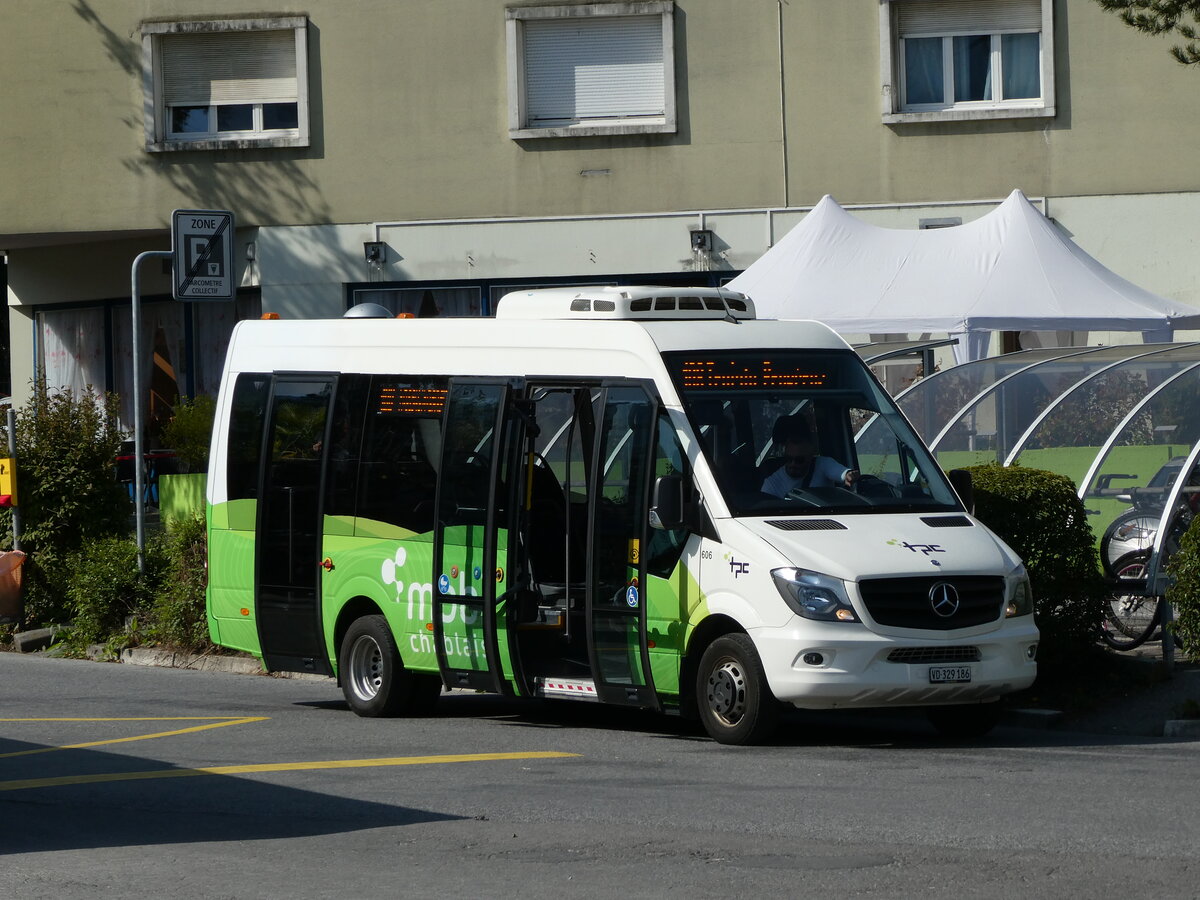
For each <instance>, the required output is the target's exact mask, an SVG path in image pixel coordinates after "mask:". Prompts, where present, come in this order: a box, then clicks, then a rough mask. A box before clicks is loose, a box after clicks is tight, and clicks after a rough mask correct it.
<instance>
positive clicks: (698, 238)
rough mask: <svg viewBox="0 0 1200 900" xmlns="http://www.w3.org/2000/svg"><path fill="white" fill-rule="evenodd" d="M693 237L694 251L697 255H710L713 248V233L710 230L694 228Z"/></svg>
mask: <svg viewBox="0 0 1200 900" xmlns="http://www.w3.org/2000/svg"><path fill="white" fill-rule="evenodd" d="M690 233H691V235H692V250H693V251H695V252H697V253H708V252H710V251H711V250H712V248H713V233H712V231H711V230H710V229H708V228H694V229H692V231H691V232H690Z"/></svg>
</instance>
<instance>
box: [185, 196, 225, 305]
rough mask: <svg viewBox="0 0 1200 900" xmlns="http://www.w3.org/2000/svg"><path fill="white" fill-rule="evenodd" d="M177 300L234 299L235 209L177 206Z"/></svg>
mask: <svg viewBox="0 0 1200 900" xmlns="http://www.w3.org/2000/svg"><path fill="white" fill-rule="evenodd" d="M171 250H172V252H173V253H174V254H175V259H174V270H175V271H174V275H173V277H172V278H171V293H172V294H173V295H174V297H175V299H176V300H232V299H233V295H234V292H235V290H236V289H235V287H234V284H233V213H231V212H227V211H225V210H217V209H177V210H175V212H173V213H172V214H171Z"/></svg>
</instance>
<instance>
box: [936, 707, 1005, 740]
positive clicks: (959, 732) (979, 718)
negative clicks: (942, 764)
mask: <svg viewBox="0 0 1200 900" xmlns="http://www.w3.org/2000/svg"><path fill="white" fill-rule="evenodd" d="M926 715H927V716H928V717H929V724H930V725H932V726H933V727H934V728H935V729H936V730H937V733H938V734H940V735H942V736H943V737H948V738H955V739H959V740H961V739H966V738H981V737H983V736H984V735H985V734H988V733H989V732H990V731H991V730H992V729H993V728H995V727H996V725H997V724H998V723H999V721H1000V703H999V702H991V703H970V704H964V705H961V706H931V707H929V709H928V710H926Z"/></svg>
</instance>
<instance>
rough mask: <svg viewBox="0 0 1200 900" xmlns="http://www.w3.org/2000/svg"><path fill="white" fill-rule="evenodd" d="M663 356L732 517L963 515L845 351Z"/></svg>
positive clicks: (900, 420) (903, 424) (890, 405)
mask: <svg viewBox="0 0 1200 900" xmlns="http://www.w3.org/2000/svg"><path fill="white" fill-rule="evenodd" d="M664 359H665V360H666V363H667V367H668V369H669V371H670V373H671V377H672V379H673V380H674V382H675V385H676V388H677V389H678V391H679V394H680V396H681V397H682V399H683V404H684V407H685V409H686V411H687V415H688V419H689V420H690V422H691V424H692V428H693V429H694V431H695V434H696V435H697V436H698V437H699V439H700V443H701V447H702V450H703V453H704V455H705V457H706V458H707V459H708V462H709V465H710V466H711V468H712V471H713V473H714V475H715V476H716V479H717V483H718V485H719V486H720V488H721V492H722V493H723V494H724V496H725V499H726V502H727V503H728V505H729V508H730V511H731V512H732V513H733V514H734V515H737V516H771V515H812V514H828V513H839V514H854V513H864V512H885V511H886V512H950V511H956V510H961V509H962V507H961V506H960V504H959V502H958V497H957V495H956V494H955V493H954V491H953V489H952V488H951V487H950V485H949V483H948V482H947V480H946V477H945V475H944V474H943V473H942V470H941V469H940V468H939V467H938V465H937V463H936V462H935V461H934V460H933V458H932V457H931V456H930V454H929V452H928V450H926V449H925V446H924V445H923V444H922V443H921V441H920V439H919V438H918V437H917V436H916V435H915V434H914V433H913V430H912V429H911V428H910V427H909V424H908V422H907V421H905V419H904V417H903V416H902V415H901V414H900V412H899V411H898V410H897V408H896V406H895V404H894V402H893V401H892V398H891V397H889V396H888V394H887V393H886V392H885V391H884V390H883V389H882V388H881V387H880V386H879V383H878V382H877V381H876V380H875V378H874V377H873V376H872V375H871V373H870V370H869V369H867V367H866V366H865V365H864V364H863V363H862V361H861V360H860V359H859V357H858V356H857V355H856V354H854V353H853V352H852V351H849V350H844V351H836V350H833V351H812V350H809V351H795V350H784V351H775V350H738V351H719V352H691V351H687V352H672V353H666V354H664Z"/></svg>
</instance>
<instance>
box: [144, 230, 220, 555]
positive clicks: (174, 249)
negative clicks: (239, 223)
mask: <svg viewBox="0 0 1200 900" xmlns="http://www.w3.org/2000/svg"><path fill="white" fill-rule="evenodd" d="M233 232H234V222H233V213H231V212H229V211H227V210H223V209H177V210H175V211H174V212H173V213H171V249H170V250H147V251H145V252H144V253H139V254H138V255H137V257H136V258H135V259H134V261H133V271H132V272H131V273H130V278H129V280H130V291H129V293H130V305H131V306H132V308H133V456H134V459H133V483H134V486H133V493H134V497H133V506H134V512H135V516H136V519H137V564H138V571H139V572H145V571H146V457H145V449H144V447H143V432H144V431H145V422H144V421H143V420H144V418H145V416H144V408H145V402H146V401H145V398H144V397H143V396H142V393H143V392H142V297H141V289H140V287H139V285H138V267H139V266H140V265H141V264H142V261H143V260H146V259H169V260H172V266H171V268H172V272H171V296H173V297H174V298H175V299H176V300H232V299H233V298H234V296H235V294H236V291H237V288H236V287H235V286H234V283H233Z"/></svg>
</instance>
